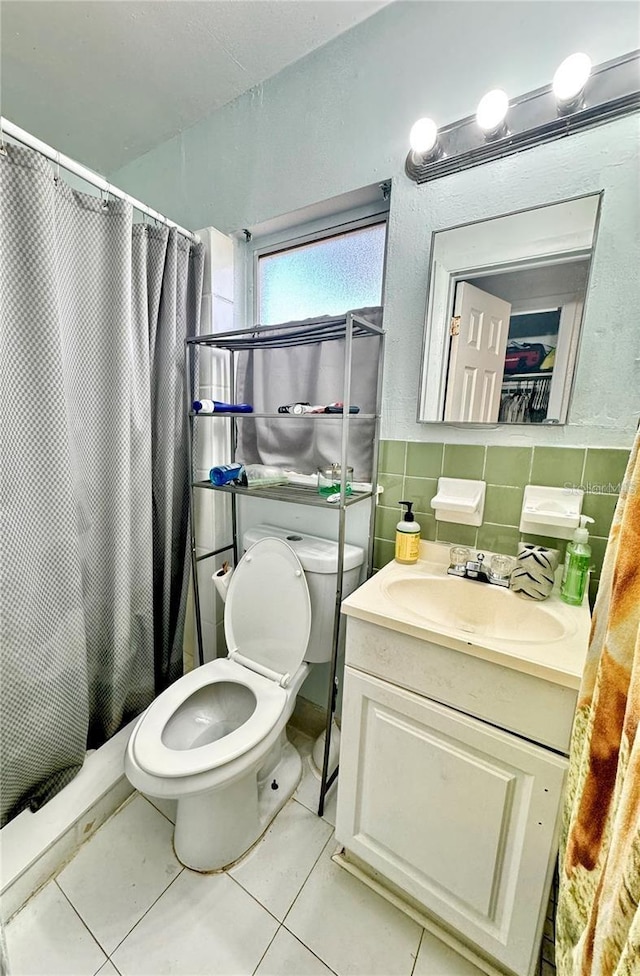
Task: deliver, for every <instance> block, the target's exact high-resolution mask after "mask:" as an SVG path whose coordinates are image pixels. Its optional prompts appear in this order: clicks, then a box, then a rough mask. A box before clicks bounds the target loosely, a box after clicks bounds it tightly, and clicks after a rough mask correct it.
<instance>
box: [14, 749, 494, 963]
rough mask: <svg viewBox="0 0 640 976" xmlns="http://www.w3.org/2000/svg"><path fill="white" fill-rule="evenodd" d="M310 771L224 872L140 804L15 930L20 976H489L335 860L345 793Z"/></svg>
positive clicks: (114, 821) (132, 805) (110, 826)
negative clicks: (321, 794)
mask: <svg viewBox="0 0 640 976" xmlns="http://www.w3.org/2000/svg"><path fill="white" fill-rule="evenodd" d="M291 738H292V741H294V744H295V745H296V746H297V748H298V749H299V750H300V752H301V753H302V754H303V761H304V769H305V774H304V777H303V780H302V782H301V783H300V786H299V787H298V790H297V791H296V794H295V796H294V798H292V799H291V800H290V801H289V802H288V804H287V805H286V806H285V807H284V808H283V810H282V811H281V812H280V814H279V815H278V817H277V818H276V819H275V821H274V822H273V824H272V825H271V827H270V828H269V830H268V831H267V833H266V834H265V836H264V838H263V839H262V841H261V842H260V843H259V844H258V845H256V847H255V848H254V849H253V850H252V851H251V852H250V854H249V855H247V856H246V857H245V858H244V859H243V860H242V861H241V862H239V863H238V864H236V865H235V866H234V867H233V868H231V869H230V870H229V871H227V872H225V873H223V874H215V875H202V874H197V873H195V872H193V871H189V870H188V869H186V868H183V867H182V865H181V864H180V863H179V862H178V861H177V860H176V858H175V855H174V853H173V848H172V843H171V840H172V830H173V827H172V823H171V818H172V816H173V808H172V805H171V804H169V803H165V804H161V803H159V802H156V801H154V803H153V804H152V803H151V802H150V801H149V800H147V799H145V798H144V797H143V796H141V795H140V794H134V795H133V797H132V798H131V799H130V800H129V801H128V802H127V803H126V804H125V805H124V806H123V807H121V808H120V810H119V811H118V812H117V813H116V814H114V816H113V817H112V818H111V819H110V820H108V821H107V822H106V823H105V824H104V826H103V827H101V828H100V830H98V831H97V832H96V834H94V835H93V837H92V838H91V839H90V840H89V841H88V842H87V843H86V844H85V845H84V846H83V847H82V848H81V849H80V851H79V852H78V853H77V855H76V856H75V857H74V859H73V860H72V861H71V862H70V863H69V864H67V865H66V867H64V868H63V869H62V870H61V871H60V873H59V874H58V875H57V877H56V878H55V879H53V880H52V881H50V882H49V883H48V884H47V885H45V887H44V888H42V889H41V890H40V891H39V892H38V893H37V894H36V895H35V896H34V897H33V898H32V899H31V900H30V901H29V902H28V903H27V905H26V906H25V907H24V908H23V909H22V911H20V912H19V913H18V914H17V915H15V916H14V918H13V919H12V920H11V921H10V922H9V924H8V926H7V942H8V949H9V959H10V963H11V972H12V976H28V974H29V976H31V974H33V976H35V974H42V976H94V974H100V976H117V974H121V976H161V974H172V976H199V974H203V976H232V974H237V976H252V974H255V976H332V974H334V976H482V974H481V973H480V970H479V969H477V968H476V967H475V966H473V965H471V964H470V963H468V962H466V961H465V960H463V959H461V958H460V957H459V956H457V955H456V954H455V953H453V952H452V951H451V950H450V949H448V948H447V947H446V946H445V945H444V944H443V943H441V942H440V941H439V940H438V939H435V938H434V937H433V936H431V935H429V934H428V933H426V932H424V931H423V929H422V928H421V927H420V926H419V925H418V924H417V923H416V922H414V921H413V920H412V919H410V918H409V917H408V916H407V915H405V914H404V913H403V912H401V911H399V910H398V909H397V908H395V907H394V906H393V905H391V904H389V903H388V902H387V901H385V900H384V899H383V898H381V897H380V896H379V895H377V894H376V893H375V892H373V891H371V890H370V889H369V888H367V887H366V886H365V885H363V884H362V883H361V882H359V881H358V880H356V879H355V878H353V877H352V876H351V875H350V874H348V873H347V872H346V871H344V870H343V869H342V868H340V867H338V866H337V865H336V864H334V863H333V861H332V860H331V854H332V853H333V851H334V850H335V847H336V845H335V841H334V837H333V825H334V822H335V807H336V796H335V794H336V790H335V788H334V789H333V790H332V791H331V794H330V796H329V800H328V803H327V809H326V811H325V816H324V818H323V819H319V818H318V817H317V816H316V813H315V808H316V804H317V792H318V781H317V779H315V777H314V776H313V774H312V772H311V770H310V768H309V767H308V763H307V756H308V754H309V751H310V749H311V744H312V743H311V740H310V739H308V738H307V737H306V736H302V735H300V734H299V733H295V732H293V733H291Z"/></svg>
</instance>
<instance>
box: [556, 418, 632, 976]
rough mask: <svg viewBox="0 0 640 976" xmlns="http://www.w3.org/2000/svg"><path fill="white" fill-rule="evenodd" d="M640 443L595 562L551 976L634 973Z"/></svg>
mask: <svg viewBox="0 0 640 976" xmlns="http://www.w3.org/2000/svg"><path fill="white" fill-rule="evenodd" d="M639 445H640V437H637V438H636V443H635V445H634V448H633V450H632V452H631V457H630V459H629V465H628V468H627V473H626V476H625V481H624V484H623V486H622V491H621V494H620V499H619V502H618V507H617V509H616V514H615V517H614V520H613V526H612V528H611V536H610V539H609V544H608V546H607V551H606V555H605V561H604V567H603V573H602V580H601V583H600V587H599V590H598V597H597V601H596V606H595V611H594V615H593V622H592V628H591V641H590V647H589V654H588V658H587V666H586V670H585V673H584V677H583V680H582V687H581V689H580V697H579V701H578V711H577V715H576V721H575V725H574V729H573V739H572V744H571V759H570V764H569V781H568V789H567V796H566V799H565V810H564V823H563V836H562V844H561V860H560V902H559V907H558V919H557V946H556V962H557V966H558V973H559V976H639V974H640V735H639V734H638V721H639V720H640V456H639Z"/></svg>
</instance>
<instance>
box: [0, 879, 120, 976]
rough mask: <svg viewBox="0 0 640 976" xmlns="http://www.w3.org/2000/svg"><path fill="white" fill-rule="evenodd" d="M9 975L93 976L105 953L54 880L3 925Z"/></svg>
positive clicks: (103, 960) (102, 961)
mask: <svg viewBox="0 0 640 976" xmlns="http://www.w3.org/2000/svg"><path fill="white" fill-rule="evenodd" d="M6 936H7V951H8V954H9V969H10V972H11V974H12V976H93V974H94V973H97V972H98V970H99V969H100V967H101V966H102V964H103V963H104V962H105V960H106V956H105V954H104V952H103V951H102V949H101V948H100V946H99V945H98V944H97V942H96V941H95V940H94V939H93V938H92V936H91V933H90V932H89V931H88V930H87V929H86V928H85V926H84V925H83V924H82V922H81V921H80V919H79V918H78V916H77V915H76V913H75V912H74V910H73V908H72V907H71V905H70V904H69V902H68V901H67V899H66V898H65V897H64V895H63V894H62V892H61V891H60V889H59V888H58V886H57V885H56V883H55V881H50V882H49V884H48V885H45V887H44V888H43V889H42V890H41V891H39V892H38V894H37V895H34V897H33V898H32V899H31V901H29V902H28V903H27V904H26V905H25V907H24V908H23V909H22V911H21V912H19V913H18V914H17V915H15V916H14V917H13V918H12V919H11V921H10V922H9V924H8V925H7V927H6Z"/></svg>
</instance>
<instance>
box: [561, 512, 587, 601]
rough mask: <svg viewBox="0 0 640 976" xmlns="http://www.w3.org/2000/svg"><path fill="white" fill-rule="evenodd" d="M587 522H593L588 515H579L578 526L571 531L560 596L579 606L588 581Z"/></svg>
mask: <svg viewBox="0 0 640 976" xmlns="http://www.w3.org/2000/svg"><path fill="white" fill-rule="evenodd" d="M587 522H593V519H592V518H589V516H588V515H581V516H580V527H579V528H577V529H576V531H575V532H574V533H573V540H572V541H571V542H570V543H569V544H568V545H567V552H566V555H565V557H564V572H563V574H562V586H561V589H560V596H561V597H562V599H563V600H564V602H565V603H569V604H571V606H572V607H579V606H581V604H582V600H583V598H584V591H585V590H586V588H587V583H588V581H589V569H590V567H591V546H590V545H589V531H588V529H587Z"/></svg>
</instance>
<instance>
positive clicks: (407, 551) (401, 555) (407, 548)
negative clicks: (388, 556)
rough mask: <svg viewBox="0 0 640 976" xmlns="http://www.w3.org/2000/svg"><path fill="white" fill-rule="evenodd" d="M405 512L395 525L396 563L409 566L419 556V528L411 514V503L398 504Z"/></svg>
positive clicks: (416, 560)
mask: <svg viewBox="0 0 640 976" xmlns="http://www.w3.org/2000/svg"><path fill="white" fill-rule="evenodd" d="M399 504H400V505H405V506H406V508H407V511H406V512H405V513H403V518H402V519H401V520H400V521H399V522H398V524H397V525H396V562H397V563H403V564H404V565H405V566H411V565H412V564H413V563H417V562H418V556H419V554H420V526H419V525H418V523H417V522H416V518H415V515H414V514H413V512H412V508H413V502H399Z"/></svg>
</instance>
